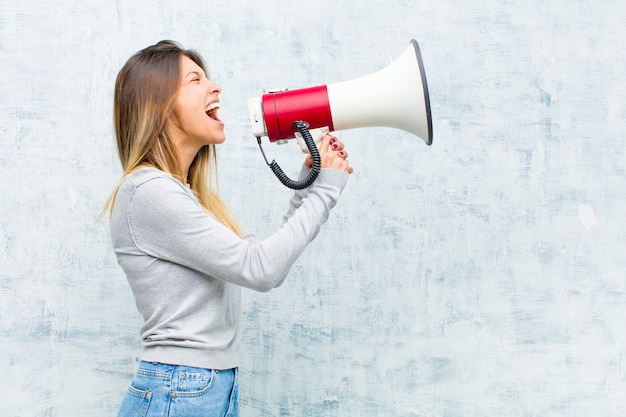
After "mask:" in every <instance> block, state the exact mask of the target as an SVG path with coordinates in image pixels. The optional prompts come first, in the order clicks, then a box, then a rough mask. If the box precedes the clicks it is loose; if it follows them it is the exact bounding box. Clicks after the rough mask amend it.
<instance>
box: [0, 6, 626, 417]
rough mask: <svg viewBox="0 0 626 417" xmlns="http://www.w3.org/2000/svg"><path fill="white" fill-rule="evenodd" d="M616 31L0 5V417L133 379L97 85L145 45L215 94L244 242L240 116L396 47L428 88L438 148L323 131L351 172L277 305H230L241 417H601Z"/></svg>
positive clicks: (607, 342)
mask: <svg viewBox="0 0 626 417" xmlns="http://www.w3.org/2000/svg"><path fill="white" fill-rule="evenodd" d="M211 3H213V4H211ZM625 21H626V8H624V7H623V4H622V2H619V1H617V0H608V1H603V2H597V1H595V2H592V1H565V0H560V1H559V0H556V1H548V2H546V1H543V0H541V1H540V0H528V1H495V0H466V1H452V0H442V1H439V2H427V1H417V0H404V1H389V0H371V1H366V2H362V1H356V0H354V1H343V2H342V1H332V0H317V1H307V2H295V1H285V0H268V1H263V2H259V1H247V2H244V1H240V2H238V1H230V2H229V1H219V2H217V1H216V2H205V1H187V0H178V1H175V2H174V1H171V2H170V1H165V0H157V1H154V0H150V1H147V0H144V1H133V2H130V1H121V0H119V1H115V2H113V1H60V0H46V1H43V0H29V1H21V2H13V1H2V2H1V3H0V77H1V78H0V99H1V100H0V106H1V108H0V172H1V178H2V181H1V183H0V186H1V196H2V197H1V198H2V201H1V203H0V262H1V264H0V338H1V341H0V371H1V373H0V375H1V376H0V415H2V416H11V417H16V416H23V417H43V416H55V417H56V416H63V417H66V416H110V415H114V413H115V410H116V409H117V406H118V404H119V401H120V400H121V397H122V395H123V393H124V392H125V390H126V388H127V385H128V383H129V380H130V378H131V375H132V374H133V372H134V371H135V368H136V365H137V356H138V354H139V340H138V327H139V325H140V321H139V317H138V314H137V312H136V310H135V307H134V303H133V300H132V296H131V294H130V292H129V290H128V288H127V285H126V282H125V277H124V275H123V273H122V272H121V270H120V269H119V267H118V266H117V264H116V261H115V258H114V256H113V253H112V251H111V248H110V240H109V235H108V230H107V224H106V222H101V223H94V220H95V218H96V216H97V215H98V212H99V210H100V209H101V208H102V206H103V204H104V202H105V200H106V198H107V196H108V193H109V192H110V191H111V189H112V187H113V186H114V184H115V182H116V180H117V179H118V177H119V174H120V168H119V163H118V161H117V156H116V151H115V149H114V142H113V136H112V130H111V125H112V123H111V107H112V103H111V97H112V87H113V82H114V78H115V75H116V73H117V71H118V70H119V68H120V67H121V65H122V64H123V62H124V61H125V60H126V59H127V58H128V57H129V56H130V55H131V54H132V53H133V52H135V51H137V50H138V49H141V48H143V47H145V46H147V45H149V44H152V43H154V42H156V41H158V40H160V39H163V38H173V39H176V40H178V41H180V42H182V43H183V44H184V45H185V46H186V47H190V48H195V49H197V50H198V51H199V52H200V53H202V54H203V55H204V57H205V58H206V59H207V61H208V63H209V67H210V70H211V75H212V76H213V78H214V79H215V80H216V81H217V82H219V83H220V84H221V85H222V87H223V88H224V93H223V97H222V101H223V104H224V106H223V110H222V113H221V114H222V115H223V119H225V120H226V121H227V133H228V141H227V144H225V145H224V146H223V147H221V149H220V170H221V171H220V172H221V193H222V194H223V196H224V198H225V199H226V200H227V201H228V202H229V203H230V205H231V206H232V208H233V210H234V211H235V212H236V213H237V214H238V216H239V217H240V220H241V222H242V223H243V224H245V225H246V227H247V228H248V229H249V230H251V231H254V232H255V233H256V234H258V235H259V236H261V237H264V236H267V235H269V234H270V233H271V232H272V231H273V230H275V229H276V228H277V227H278V225H279V223H280V218H281V215H282V214H283V211H284V210H285V208H286V200H287V197H288V194H289V193H288V191H287V190H285V189H284V188H283V187H282V186H281V185H280V184H279V183H278V182H277V181H276V179H275V178H274V177H273V176H272V174H271V173H270V172H269V170H268V169H267V168H266V167H265V165H264V162H263V161H262V158H261V156H260V154H259V152H258V149H257V147H256V142H255V141H254V139H253V138H252V137H251V136H250V133H249V126H248V122H247V120H246V109H245V100H246V99H247V98H248V97H252V96H255V95H258V94H259V93H260V92H262V90H263V89H264V88H266V89H267V88H275V87H288V88H298V87H306V86H310V85H317V84H323V83H329V82H337V81H343V80H347V79H351V78H354V77H357V76H361V75H366V74H369V73H371V72H374V71H375V70H378V69H380V68H382V67H384V66H386V65H387V64H389V63H390V62H391V61H392V60H394V59H395V58H396V57H398V56H399V55H400V54H401V53H402V52H403V51H404V49H405V48H406V47H407V46H408V42H409V40H410V39H411V38H415V39H417V40H418V41H419V43H420V46H421V48H422V53H423V56H424V60H425V64H426V71H427V75H428V81H429V84H430V93H431V100H432V105H433V116H434V130H435V142H434V145H433V146H432V147H430V148H429V147H427V146H425V145H424V144H423V143H422V142H420V141H419V140H416V139H415V138H413V137H412V136H411V135H409V134H406V133H404V132H401V131H398V130H393V129H383V128H372V129H357V130H352V131H345V132H341V133H340V134H339V136H340V137H341V138H342V139H343V140H344V142H345V143H346V144H347V146H348V149H349V151H350V155H351V161H352V164H353V166H354V167H355V173H354V174H353V176H352V177H351V180H350V184H349V186H348V188H347V189H346V190H345V193H344V195H343V198H342V199H341V201H340V203H339V204H338V206H337V207H336V209H335V210H334V211H333V213H332V215H331V218H330V220H329V222H328V224H327V225H326V226H325V227H324V230H323V232H322V234H321V235H320V236H319V237H318V239H317V240H316V241H315V242H314V243H313V244H312V245H311V246H310V247H309V248H308V249H307V251H306V252H305V255H304V256H303V257H302V258H301V259H300V260H299V261H298V263H297V265H296V266H295V267H294V269H293V273H292V274H291V276H290V278H289V279H288V281H287V282H286V283H285V284H284V286H283V287H281V288H280V289H277V290H275V291H273V292H270V293H268V294H258V293H253V292H246V293H245V312H244V316H245V329H244V336H245V344H244V353H243V358H244V359H243V364H242V374H241V376H242V377H241V383H242V409H243V410H242V411H243V413H244V415H247V416H281V415H284V416H287V415H289V416H292V415H293V416H300V415H302V416H304V415H307V416H402V417H416V416H420V417H426V416H429V417H430V416H449V417H457V416H458V417H460V416H464V417H465V416H520V417H521V416H603V417H608V416H621V415H623V413H624V410H625V409H626V395H625V394H624V393H625V392H626V347H625V346H626V326H625V325H624V317H625V315H626V280H625V278H626V254H625V253H626V251H625V245H626V223H625V221H624V214H625V212H626V198H625V197H624V196H625V195H626V185H625V182H626V153H625V151H624V149H625V146H624V143H623V140H624V136H625V133H626V108H625V104H624V103H625V102H626V77H625V76H624V71H625V70H626V46H625V45H626V42H625V41H626V29H624V25H623V22H625ZM378 93H379V91H378V90H377V86H375V85H373V86H372V89H371V100H372V103H375V102H376V97H377V94H378ZM266 148H267V149H268V151H269V152H270V153H272V154H273V155H275V156H276V157H277V158H280V159H279V160H280V161H281V162H283V165H284V166H285V167H286V169H290V165H291V164H293V166H294V167H295V166H296V165H297V164H299V161H300V160H301V158H302V156H301V155H300V154H299V150H298V149H297V147H296V145H295V144H294V145H293V147H292V145H289V146H287V147H276V146H271V147H268V146H266Z"/></svg>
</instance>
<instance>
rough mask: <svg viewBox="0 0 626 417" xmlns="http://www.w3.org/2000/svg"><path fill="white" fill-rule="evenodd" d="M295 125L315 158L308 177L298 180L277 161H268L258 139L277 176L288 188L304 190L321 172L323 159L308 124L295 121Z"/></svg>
mask: <svg viewBox="0 0 626 417" xmlns="http://www.w3.org/2000/svg"><path fill="white" fill-rule="evenodd" d="M293 127H294V128H296V129H298V131H299V132H300V134H301V135H302V138H303V139H304V143H305V144H306V146H307V148H308V149H309V153H310V154H311V158H312V160H313V165H312V167H311V172H309V174H308V175H307V176H306V178H304V179H302V180H299V181H296V180H292V179H291V178H289V177H288V176H287V175H286V174H285V173H284V171H283V170H282V169H281V167H280V166H279V165H278V164H277V163H276V161H272V162H271V163H270V162H267V158H266V157H265V152H263V148H262V147H261V139H260V138H259V139H258V143H259V148H261V153H262V154H263V158H265V163H266V164H267V165H269V167H270V169H271V170H272V172H273V173H274V175H276V178H278V180H279V181H280V182H281V183H282V184H283V185H284V186H285V187H287V188H291V189H292V190H302V189H304V188H308V187H310V186H311V185H312V184H313V183H314V182H315V180H316V179H317V176H318V175H319V173H320V169H321V165H322V159H321V158H320V154H319V151H318V149H317V145H316V144H315V140H313V136H311V132H309V129H308V125H307V123H306V122H303V121H296V122H293Z"/></svg>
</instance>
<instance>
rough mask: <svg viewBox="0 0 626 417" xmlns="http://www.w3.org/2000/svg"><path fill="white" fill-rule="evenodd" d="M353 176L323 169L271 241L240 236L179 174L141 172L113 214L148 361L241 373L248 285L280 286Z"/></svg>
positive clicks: (115, 245)
mask: <svg viewBox="0 0 626 417" xmlns="http://www.w3.org/2000/svg"><path fill="white" fill-rule="evenodd" d="M347 177H348V174H346V173H344V172H341V171H337V170H332V169H323V170H322V171H321V172H320V175H319V176H318V178H317V180H316V181H315V183H314V184H313V185H312V186H311V187H309V188H308V189H306V190H302V191H297V192H295V193H294V195H293V197H292V198H291V200H290V204H289V211H288V212H287V214H286V215H285V217H284V222H283V224H282V226H281V227H280V228H279V229H278V231H276V232H275V233H274V234H272V235H271V236H269V237H268V238H267V239H264V240H259V239H256V238H255V237H254V236H247V237H246V238H245V239H241V238H239V237H238V236H237V235H235V234H234V233H233V232H232V231H231V230H230V229H228V228H226V227H225V226H224V225H222V224H221V223H219V222H218V221H216V220H215V219H213V217H211V216H210V215H208V214H207V213H206V212H205V211H204V210H203V209H202V208H201V207H200V205H199V203H198V200H197V199H196V197H195V196H194V194H193V192H191V190H190V189H189V188H187V187H186V186H184V185H183V184H181V183H180V182H179V181H177V180H175V179H174V178H173V177H172V176H170V175H168V174H166V173H164V172H162V171H160V170H157V169H153V168H144V169H140V170H138V171H136V172H134V173H133V174H131V175H130V176H129V177H128V178H127V179H126V180H125V181H124V183H123V184H122V186H121V187H120V189H119V193H118V195H117V199H116V201H115V208H114V210H113V215H112V217H111V236H112V241H113V248H114V250H115V254H116V255H117V260H118V263H119V264H120V266H121V267H122V269H123V270H124V272H125V273H126V276H127V278H128V282H129V284H130V287H131V289H132V292H133V295H134V297H135V302H136V304H137V309H138V310H139V312H140V313H141V315H142V316H143V320H144V324H143V326H142V328H141V338H142V340H143V347H144V349H143V353H142V355H141V359H142V360H145V361H150V362H161V363H167V364H173V365H187V366H195V367H200V368H211V369H229V368H234V367H237V366H239V345H240V336H241V323H240V321H241V287H247V288H251V289H253V290H257V291H269V290H270V289H272V288H274V287H276V286H278V285H280V284H281V283H282V282H283V280H284V279H285V277H286V276H287V274H288V273H289V270H290V269H291V267H292V265H293V264H294V262H295V261H296V259H297V258H298V256H299V255H300V254H301V253H302V252H303V251H304V249H305V247H306V246H307V244H308V243H309V242H311V241H312V240H313V239H314V238H315V236H316V235H317V234H318V232H319V230H320V226H321V225H322V224H323V223H324V222H325V221H326V220H327V219H328V214H329V211H330V210H331V209H332V208H333V207H334V205H335V203H336V201H337V199H338V198H339V195H340V194H341V191H342V190H343V188H344V186H345V184H346V182H347Z"/></svg>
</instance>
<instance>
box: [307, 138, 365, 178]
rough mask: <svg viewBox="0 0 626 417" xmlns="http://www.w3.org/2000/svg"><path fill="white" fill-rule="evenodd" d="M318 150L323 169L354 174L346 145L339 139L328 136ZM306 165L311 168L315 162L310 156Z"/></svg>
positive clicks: (320, 143) (323, 139) (321, 142)
mask: <svg viewBox="0 0 626 417" xmlns="http://www.w3.org/2000/svg"><path fill="white" fill-rule="evenodd" d="M318 149H319V154H320V158H321V160H322V164H321V167H322V168H333V169H337V170H340V171H345V172H347V173H348V174H352V172H353V169H352V167H351V166H350V164H349V163H348V160H347V158H348V151H346V149H345V147H344V144H343V143H342V142H341V141H339V139H337V138H336V137H334V136H331V135H329V134H326V135H324V136H323V137H322V139H321V141H320V142H319V146H318ZM304 163H305V164H306V166H307V167H309V168H311V166H312V165H313V161H312V159H311V156H310V155H308V156H307V157H306V160H305V161H304Z"/></svg>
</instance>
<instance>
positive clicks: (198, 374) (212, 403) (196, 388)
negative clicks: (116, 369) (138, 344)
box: [117, 361, 239, 417]
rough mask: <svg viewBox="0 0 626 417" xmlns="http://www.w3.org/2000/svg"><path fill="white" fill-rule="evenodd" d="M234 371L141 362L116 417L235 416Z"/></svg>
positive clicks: (236, 408)
mask: <svg viewBox="0 0 626 417" xmlns="http://www.w3.org/2000/svg"><path fill="white" fill-rule="evenodd" d="M238 388H239V381H238V370H237V368H235V369H225V370H220V371H218V370H213V369H203V368H193V367H190V366H177V365H166V364H162V363H151V362H143V361H142V362H141V364H140V365H139V370H138V371H137V375H136V376H135V378H134V379H133V381H132V383H131V385H130V388H128V391H127V392H126V396H125V397H124V400H123V401H122V405H121V406H120V410H119V412H118V414H117V416H118V417H151V416H155V417H156V416H158V417H165V416H169V417H182V416H185V417H239V398H238Z"/></svg>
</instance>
